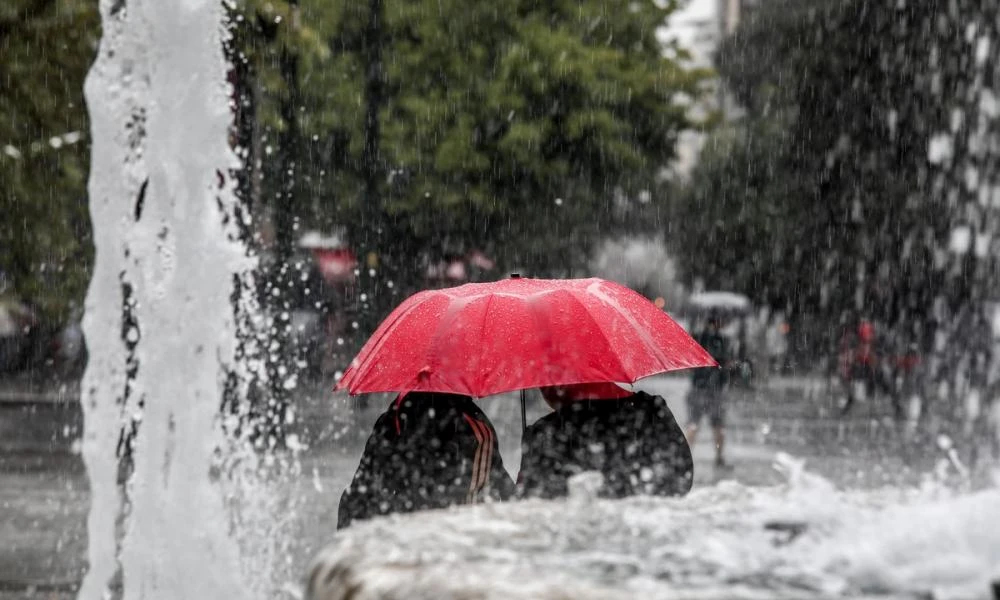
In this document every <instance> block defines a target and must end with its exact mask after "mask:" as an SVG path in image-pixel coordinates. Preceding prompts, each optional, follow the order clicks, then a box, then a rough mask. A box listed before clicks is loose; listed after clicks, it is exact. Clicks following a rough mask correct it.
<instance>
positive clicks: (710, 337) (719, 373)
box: [686, 314, 731, 469]
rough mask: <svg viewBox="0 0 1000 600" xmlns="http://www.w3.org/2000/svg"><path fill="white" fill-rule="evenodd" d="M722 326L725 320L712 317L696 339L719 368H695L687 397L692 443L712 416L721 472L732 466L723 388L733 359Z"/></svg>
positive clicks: (717, 463)
mask: <svg viewBox="0 0 1000 600" xmlns="http://www.w3.org/2000/svg"><path fill="white" fill-rule="evenodd" d="M721 327H722V319H721V317H719V316H718V315H717V314H711V315H709V317H708V321H707V322H706V324H705V328H704V329H702V330H701V331H700V332H699V333H698V334H696V335H695V336H694V339H695V341H696V342H698V343H699V344H701V347H702V348H704V349H705V350H707V351H708V353H709V354H711V355H712V358H714V359H715V362H717V363H719V366H718V367H703V368H700V369H694V370H693V372H692V374H691V390H690V391H689V392H688V396H687V409H688V421H687V432H686V433H687V440H688V443H690V444H691V445H694V442H695V438H696V436H697V435H698V426H699V425H700V423H701V419H702V417H708V423H709V425H711V426H712V433H713V434H714V436H715V466H716V468H718V469H728V468H729V465H728V464H727V463H726V460H725V458H724V452H723V450H724V447H723V446H724V443H725V439H726V436H725V429H724V428H725V425H726V421H725V418H726V413H725V407H724V405H723V403H724V401H725V395H724V392H723V388H724V387H725V385H726V373H727V371H726V369H727V368H728V366H729V361H730V358H731V357H730V355H729V343H728V342H727V341H726V338H725V336H723V335H722V333H721V331H720V329H721Z"/></svg>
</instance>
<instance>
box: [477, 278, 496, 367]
mask: <svg viewBox="0 0 1000 600" xmlns="http://www.w3.org/2000/svg"><path fill="white" fill-rule="evenodd" d="M491 308H493V295H492V294H491V295H489V296H487V297H486V308H485V309H483V323H482V326H481V327H480V328H479V339H480V340H482V339H483V336H484V335H485V334H486V323H488V322H489V319H487V317H488V316H489V314H490V309H491ZM482 364H483V353H482V352H480V353H479V354H478V356H477V360H476V369H475V370H474V371H473V373H476V374H479V373H480V367H481V366H482Z"/></svg>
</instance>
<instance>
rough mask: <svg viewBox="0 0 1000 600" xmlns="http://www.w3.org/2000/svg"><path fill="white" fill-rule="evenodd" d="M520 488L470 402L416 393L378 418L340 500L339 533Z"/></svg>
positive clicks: (486, 422)
mask: <svg viewBox="0 0 1000 600" xmlns="http://www.w3.org/2000/svg"><path fill="white" fill-rule="evenodd" d="M513 493H514V482H513V481H512V480H511V478H510V475H508V474H507V471H506V469H504V466H503V459H502V458H501V457H500V451H499V444H498V443H497V435H496V430H494V428H493V424H492V423H490V420H489V418H488V417H487V416H486V414H485V413H483V411H482V410H480V408H479V407H478V406H476V404H475V402H473V401H472V398H470V397H469V396H460V395H456V394H440V393H430V392H410V393H408V394H405V395H400V396H399V397H397V398H396V399H395V400H393V402H392V404H390V405H389V407H388V409H387V410H386V411H385V412H384V413H382V415H381V416H379V418H378V420H377V421H376V422H375V427H374V429H373V431H372V434H371V436H370V437H369V438H368V443H367V444H366V445H365V450H364V453H363V454H362V456H361V462H360V463H359V464H358V470H357V472H355V474H354V479H353V480H352V481H351V484H350V485H349V486H348V487H347V489H346V490H344V494H343V496H341V498H340V510H339V514H338V518H337V528H338V529H341V528H343V527H347V526H348V525H350V524H351V523H352V522H353V521H356V520H360V519H369V518H372V517H376V516H379V515H385V514H389V513H396V512H412V511H417V510H424V509H430V508H444V507H447V506H451V505H453V504H472V503H475V502H480V501H482V500H484V499H486V498H491V499H493V500H506V499H508V498H510V497H511V496H512V495H513Z"/></svg>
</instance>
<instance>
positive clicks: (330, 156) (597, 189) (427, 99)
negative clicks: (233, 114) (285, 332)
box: [261, 0, 706, 272]
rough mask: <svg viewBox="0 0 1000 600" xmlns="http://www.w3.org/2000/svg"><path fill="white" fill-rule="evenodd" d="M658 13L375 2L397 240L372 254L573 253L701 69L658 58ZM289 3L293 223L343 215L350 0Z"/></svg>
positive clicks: (358, 124) (350, 161)
mask: <svg viewBox="0 0 1000 600" xmlns="http://www.w3.org/2000/svg"><path fill="white" fill-rule="evenodd" d="M671 10H673V5H672V3H670V4H668V5H667V6H665V7H661V6H658V5H657V3H654V2H636V3H632V4H631V5H630V8H629V9H627V10H626V9H623V8H622V7H620V6H619V5H618V4H617V3H610V2H602V1H599V0H589V1H584V2H545V3H543V2H529V1H523V0H522V1H514V0H502V1H498V2H491V3H469V2H461V1H458V0H441V1H439V0H434V1H430V0H420V1H407V2H403V1H398V0H397V1H391V0H387V1H386V2H385V7H384V17H385V18H384V22H383V31H382V36H383V40H384V43H383V48H382V61H383V65H384V81H383V84H384V97H383V98H382V103H381V109H380V112H379V117H380V123H381V139H380V144H379V146H380V159H381V160H380V163H379V168H380V170H381V176H380V178H379V181H380V182H384V183H382V184H380V188H381V189H380V191H381V194H380V195H381V197H382V206H381V207H380V210H381V213H382V214H383V216H384V219H385V220H386V221H387V223H388V226H389V228H390V230H391V233H392V236H391V238H392V241H393V243H395V244H396V245H397V246H398V247H397V248H385V249H383V250H382V251H383V252H384V253H385V254H387V255H390V256H391V255H393V254H395V255H396V256H397V258H398V259H399V260H400V261H403V258H402V257H401V255H403V254H406V258H407V259H417V258H419V256H418V255H419V254H429V255H431V256H434V257H440V256H441V255H442V254H447V253H456V254H461V253H464V252H465V251H468V250H470V249H472V248H484V249H487V251H489V252H491V253H492V254H493V255H495V256H499V257H500V258H501V259H502V261H504V262H506V263H507V265H506V266H511V265H515V264H516V265H518V266H522V267H529V268H531V269H532V270H533V272H544V271H546V270H551V269H554V270H563V271H565V270H567V269H571V268H573V267H574V266H576V265H578V264H580V261H582V260H584V259H585V257H586V253H587V251H588V250H589V248H590V245H592V243H593V242H594V241H595V236H596V233H597V232H598V231H599V230H609V229H610V228H611V227H613V225H614V223H613V220H612V218H611V216H612V213H613V211H612V204H613V202H612V198H613V196H614V195H615V194H616V193H617V194H619V195H621V196H623V197H625V198H630V199H634V198H635V195H636V194H637V193H638V192H640V191H643V190H645V191H651V190H653V189H654V188H655V177H656V174H657V172H658V171H659V170H660V169H661V168H662V167H663V166H664V165H666V164H667V163H668V162H669V161H670V160H671V158H672V157H673V156H674V144H675V140H676V138H677V135H678V133H679V131H680V130H682V129H683V128H685V127H688V126H689V125H690V123H689V121H688V119H687V117H686V108H685V105H683V104H682V103H680V102H679V101H678V100H677V98H678V95H679V94H682V93H683V94H686V95H687V96H688V97H698V95H699V93H700V92H699V84H700V83H701V82H702V81H703V80H704V78H705V75H706V74H705V73H703V72H700V71H691V70H685V69H683V68H681V67H680V66H679V65H678V64H677V63H676V62H674V61H672V60H669V59H667V58H664V57H663V51H662V48H661V45H660V44H659V42H657V40H656V38H655V30H656V28H657V27H659V26H660V25H661V24H662V23H663V22H664V19H665V18H666V16H667V15H668V14H669V13H670V11H671ZM301 11H302V18H301V23H302V24H303V25H305V24H308V26H309V27H310V28H312V29H313V30H315V31H316V32H321V33H319V34H316V36H318V37H319V38H322V39H325V41H326V44H327V47H326V49H325V51H318V50H317V49H315V48H312V47H311V46H310V47H308V48H307V47H306V45H305V44H301V43H300V44H299V45H298V46H296V47H297V48H298V50H297V51H298V52H299V55H300V58H301V62H300V65H299V66H300V71H299V75H300V77H301V82H302V93H303V99H302V105H303V110H302V111H301V116H302V120H301V122H300V126H301V128H302V131H301V139H302V147H303V148H304V152H305V154H306V155H308V156H309V157H310V161H311V162H310V163H309V164H307V165H305V168H306V169H307V170H308V171H309V172H308V173H305V174H304V175H303V177H304V178H306V179H307V180H308V182H309V183H307V184H306V185H305V186H304V187H305V189H304V190H303V192H302V193H303V194H304V195H306V196H307V197H308V200H307V202H306V204H307V205H309V206H312V207H314V210H315V211H316V213H315V214H314V215H311V216H310V217H307V220H312V221H314V222H323V221H329V222H340V223H344V224H348V225H351V224H359V223H361V222H362V215H363V214H364V210H363V209H364V207H363V206H362V202H363V198H364V194H363V192H362V190H363V171H362V169H363V161H362V158H363V131H364V111H365V98H364V94H363V90H364V76H365V58H364V53H365V49H366V46H365V44H366V43H368V42H367V40H366V38H365V25H366V23H367V17H368V15H367V6H366V3H349V2H323V3H319V2H304V3H302V5H301ZM300 37H301V36H300ZM308 37H309V39H313V37H314V36H313V35H312V34H310V36H308ZM265 66H266V65H265ZM267 68H270V67H267ZM261 77H264V78H265V81H266V82H267V83H266V85H265V88H266V90H267V91H266V94H267V95H268V96H273V94H274V93H275V91H276V90H277V89H279V88H278V87H275V88H273V89H272V88H271V84H270V82H271V79H270V78H269V77H266V76H265V75H264V74H263V73H262V75H261ZM264 113H265V114H267V115H273V114H274V111H273V110H272V109H264ZM274 126H275V127H280V126H281V125H280V124H275V125H274ZM365 226H367V225H365ZM355 231H360V229H358V228H355ZM608 232H609V233H611V232H610V231H608ZM355 237H358V235H356V236H355ZM413 250H415V251H416V252H415V253H411V251H413ZM410 270H413V269H410Z"/></svg>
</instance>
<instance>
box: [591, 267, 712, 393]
mask: <svg viewBox="0 0 1000 600" xmlns="http://www.w3.org/2000/svg"><path fill="white" fill-rule="evenodd" d="M599 288H600V284H594V285H590V286H588V287H587V293H589V294H591V295H593V296H594V297H595V298H597V299H598V300H600V301H602V302H604V303H605V304H607V305H608V306H610V307H611V308H613V309H614V310H615V311H617V312H618V314H620V315H621V316H622V318H624V319H625V320H626V321H627V322H628V323H629V325H631V326H632V330H633V331H635V332H636V333H637V334H638V336H639V337H640V338H642V341H643V342H644V343H645V344H646V347H648V348H649V349H650V350H652V351H653V352H655V353H656V358H657V359H658V360H659V362H660V366H661V367H662V368H663V371H668V370H672V369H671V367H670V365H671V363H672V362H673V361H671V360H670V359H669V358H668V357H667V355H666V354H664V352H663V350H662V349H661V348H660V347H659V345H657V344H656V341H655V340H653V339H652V337H651V336H650V335H649V333H648V332H647V331H646V330H645V329H643V328H642V327H640V326H639V323H638V322H637V321H636V320H635V318H634V317H633V316H632V315H631V314H630V313H629V312H628V311H626V310H623V309H622V306H621V304H619V303H618V302H617V301H615V300H614V298H612V297H611V296H609V295H608V294H607V293H605V292H604V291H603V290H601V289H599ZM685 335H687V334H686V333H685ZM696 345H697V344H696ZM698 347H699V348H700V346H698ZM702 352H704V353H705V354H706V355H707V354H708V353H707V352H705V351H704V349H702ZM709 358H710V359H711V356H709ZM711 360H712V363H715V360H714V359H711ZM695 366H706V365H687V366H684V367H680V368H678V369H676V370H680V369H684V368H691V367H695ZM655 372H657V371H654V373H655ZM652 374H653V373H648V374H647V375H652Z"/></svg>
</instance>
